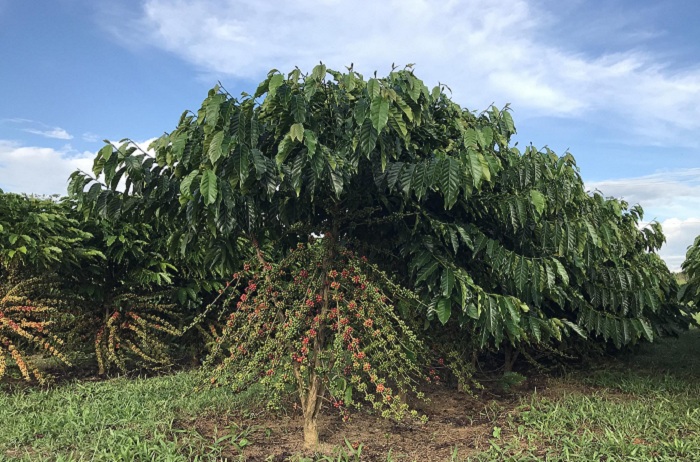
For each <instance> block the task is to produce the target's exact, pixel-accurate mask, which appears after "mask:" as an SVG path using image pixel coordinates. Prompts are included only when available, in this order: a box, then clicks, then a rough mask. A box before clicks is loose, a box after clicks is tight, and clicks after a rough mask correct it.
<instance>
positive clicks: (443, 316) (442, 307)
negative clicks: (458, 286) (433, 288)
mask: <svg viewBox="0 0 700 462" xmlns="http://www.w3.org/2000/svg"><path fill="white" fill-rule="evenodd" d="M435 311H436V312H437V315H438V319H439V320H440V322H441V323H442V324H443V325H445V324H447V321H448V320H449V319H450V316H451V315H452V302H451V301H450V299H449V298H445V297H442V298H440V300H438V302H437V306H436V308H435Z"/></svg>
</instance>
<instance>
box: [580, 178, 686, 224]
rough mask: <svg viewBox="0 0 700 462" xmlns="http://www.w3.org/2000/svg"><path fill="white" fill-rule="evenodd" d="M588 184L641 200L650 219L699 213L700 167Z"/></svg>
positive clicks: (631, 199)
mask: <svg viewBox="0 0 700 462" xmlns="http://www.w3.org/2000/svg"><path fill="white" fill-rule="evenodd" d="M586 186H587V187H588V188H590V189H598V190H600V191H601V192H602V193H603V194H604V195H606V196H615V197H618V198H622V199H624V200H626V201H627V202H629V203H630V204H641V205H642V207H644V210H645V212H646V213H645V215H646V217H647V218H650V219H657V220H664V219H667V218H671V217H676V218H688V217H691V216H696V215H698V214H700V168H688V169H678V170H670V171H665V172H657V173H654V174H652V175H645V176H640V177H636V178H617V179H610V180H604V181H596V182H593V183H587V184H586Z"/></svg>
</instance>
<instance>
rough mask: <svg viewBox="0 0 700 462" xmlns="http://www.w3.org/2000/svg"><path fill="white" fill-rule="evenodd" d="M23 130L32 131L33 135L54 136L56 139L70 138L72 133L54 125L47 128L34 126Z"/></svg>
mask: <svg viewBox="0 0 700 462" xmlns="http://www.w3.org/2000/svg"><path fill="white" fill-rule="evenodd" d="M23 131H25V132H27V133H32V134H34V135H41V136H45V137H46V138H55V139H57V140H72V139H73V135H71V134H70V133H68V132H67V131H65V130H64V129H62V128H61V127H54V128H51V129H49V130H39V129H36V128H25V129H23Z"/></svg>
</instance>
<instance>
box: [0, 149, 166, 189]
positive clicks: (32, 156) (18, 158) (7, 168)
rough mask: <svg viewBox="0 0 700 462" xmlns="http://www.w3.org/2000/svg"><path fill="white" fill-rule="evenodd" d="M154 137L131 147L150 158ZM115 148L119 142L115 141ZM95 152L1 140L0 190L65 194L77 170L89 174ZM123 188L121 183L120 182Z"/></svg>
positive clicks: (152, 153)
mask: <svg viewBox="0 0 700 462" xmlns="http://www.w3.org/2000/svg"><path fill="white" fill-rule="evenodd" d="M154 140H155V138H150V139H148V140H145V141H137V142H135V143H134V144H135V145H136V146H137V147H139V148H141V149H143V150H144V151H145V152H147V153H148V154H150V155H155V153H154V151H152V150H149V149H148V146H149V145H150V144H151V142H153V141H154ZM114 144H115V145H117V146H118V145H119V143H117V142H114ZM94 159H95V153H94V152H90V151H83V152H79V151H76V150H75V149H73V148H72V147H71V146H70V145H66V146H64V147H63V148H61V149H54V148H48V147H41V146H23V145H21V144H19V143H16V142H13V141H7V140H0V189H2V190H4V191H5V192H17V193H27V194H46V195H49V194H61V195H65V194H66V192H67V191H66V189H67V187H68V177H69V176H70V174H71V173H73V172H74V171H76V170H82V171H84V172H88V173H90V172H91V171H92V164H93V160H94ZM120 184H121V185H122V187H123V185H124V180H122V182H121V183H120Z"/></svg>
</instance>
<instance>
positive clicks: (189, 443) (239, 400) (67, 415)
mask: <svg viewBox="0 0 700 462" xmlns="http://www.w3.org/2000/svg"><path fill="white" fill-rule="evenodd" d="M202 381H203V378H202V377H201V376H200V374H197V373H195V372H182V373H179V374H175V375H170V376H163V377H155V378H149V379H126V378H120V379H114V380H109V381H104V382H82V383H81V382H76V383H73V384H69V385H63V386H61V387H59V388H57V389H54V390H49V391H40V390H32V391H27V392H21V393H13V394H0V422H1V423H0V428H1V430H0V460H27V461H39V460H52V461H54V460H55V461H67V460H71V461H81V460H85V461H87V460H90V461H97V460H99V461H134V460H158V461H186V460H215V459H216V458H217V456H218V455H219V454H220V448H218V447H216V445H212V444H211V442H210V441H205V440H202V438H201V437H199V435H198V434H196V432H188V431H183V430H180V429H179V428H178V426H177V425H176V423H177V422H181V421H186V420H187V419H190V418H195V417H197V416H198V415H202V414H205V413H207V412H212V411H214V410H215V411H216V412H227V411H230V410H233V409H236V408H239V407H240V406H241V405H242V404H243V403H245V401H246V398H247V396H246V395H234V394H233V393H232V392H231V391H230V390H228V389H226V388H204V389H202V390H200V391H197V392H194V391H193V390H194V389H195V387H196V386H197V385H201V383H202Z"/></svg>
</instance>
